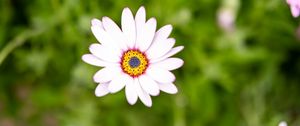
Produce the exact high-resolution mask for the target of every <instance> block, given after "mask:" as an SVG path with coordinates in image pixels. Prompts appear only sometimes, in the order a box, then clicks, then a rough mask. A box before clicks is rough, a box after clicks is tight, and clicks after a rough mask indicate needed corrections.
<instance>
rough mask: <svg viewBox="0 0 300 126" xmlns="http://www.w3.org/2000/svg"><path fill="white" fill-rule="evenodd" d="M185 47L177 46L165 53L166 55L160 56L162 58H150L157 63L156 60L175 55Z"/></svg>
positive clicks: (151, 61)
mask: <svg viewBox="0 0 300 126" xmlns="http://www.w3.org/2000/svg"><path fill="white" fill-rule="evenodd" d="M183 48H184V47H183V46H177V47H175V48H173V49H171V50H170V51H169V52H168V53H167V54H165V55H164V56H162V57H160V58H157V59H153V60H150V63H155V62H158V61H161V60H164V59H166V58H169V57H171V56H173V55H175V54H176V53H178V52H180V51H181V50H182V49H183Z"/></svg>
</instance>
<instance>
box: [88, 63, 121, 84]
mask: <svg viewBox="0 0 300 126" xmlns="http://www.w3.org/2000/svg"><path fill="white" fill-rule="evenodd" d="M119 72H121V70H120V68H118V67H105V68H102V69H101V70H99V71H97V72H96V73H95V75H94V77H93V78H94V81H95V82H98V83H106V82H109V81H111V80H112V79H113V77H114V76H115V75H116V74H119Z"/></svg>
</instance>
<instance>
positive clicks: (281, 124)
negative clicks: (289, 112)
mask: <svg viewBox="0 0 300 126" xmlns="http://www.w3.org/2000/svg"><path fill="white" fill-rule="evenodd" d="M278 126H288V125H287V123H286V122H285V121H281V122H280V123H279V124H278Z"/></svg>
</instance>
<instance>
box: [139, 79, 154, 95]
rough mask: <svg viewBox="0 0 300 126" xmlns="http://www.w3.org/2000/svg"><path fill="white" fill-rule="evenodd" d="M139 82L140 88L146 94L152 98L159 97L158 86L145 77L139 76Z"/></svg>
mask: <svg viewBox="0 0 300 126" xmlns="http://www.w3.org/2000/svg"><path fill="white" fill-rule="evenodd" d="M139 81H140V84H141V87H142V88H143V89H144V91H146V92H147V93H148V94H150V95H152V96H157V95H159V87H158V84H157V83H156V82H155V81H154V80H153V79H152V78H150V77H148V76H147V75H141V76H140V77H139Z"/></svg>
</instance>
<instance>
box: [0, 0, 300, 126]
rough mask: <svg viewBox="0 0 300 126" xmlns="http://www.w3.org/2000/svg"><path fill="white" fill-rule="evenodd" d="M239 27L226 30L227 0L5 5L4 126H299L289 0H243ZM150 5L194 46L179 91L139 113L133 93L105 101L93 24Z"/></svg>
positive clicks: (298, 77)
mask: <svg viewBox="0 0 300 126" xmlns="http://www.w3.org/2000/svg"><path fill="white" fill-rule="evenodd" d="M236 1H237V2H239V7H238V8H239V9H238V10H237V17H236V24H235V30H234V31H231V32H226V31H224V30H222V29H221V28H220V27H219V26H218V23H217V16H216V15H217V10H218V9H219V8H220V7H221V6H222V5H223V2H222V1H220V0H161V1H158V0H153V1H150V0H149V1H148V0H147V1H146V0H144V1H137V0H132V1H122V0H100V1H96V0H64V1H63V0H48V1H47V0H1V1H0V15H1V18H0V125H1V126H2V125H3V126H16V125H22V126H41V125H43V126H56V125H65V126H96V125H97V126H99V125H102V126H108V125H111V126H120V125H131V126H152V125H157V126H159V125H161V126H168V125H170V126H171V125H174V126H277V125H278V123H279V122H280V121H282V120H286V121H287V122H288V124H289V125H292V126H298V125H300V100H299V97H300V41H299V38H300V37H299V33H298V34H297V32H296V31H297V27H298V24H299V19H295V18H292V16H291V14H290V10H289V7H288V5H287V4H286V3H285V0H240V1H239V0H236ZM141 5H144V6H145V7H146V11H147V17H148V18H150V17H152V16H153V17H156V19H157V21H158V26H159V27H161V26H163V25H166V24H172V25H173V27H174V30H173V32H172V34H171V36H172V37H174V38H176V40H177V43H176V44H177V45H184V46H185V49H184V50H183V51H182V52H181V53H179V54H178V55H177V56H178V57H181V58H183V59H184V61H185V64H184V66H183V67H182V68H181V69H179V70H176V71H174V72H175V74H176V77H177V80H176V82H175V83H176V85H177V86H178V89H179V93H178V94H176V95H168V94H165V93H161V95H160V96H159V97H153V106H152V108H147V107H145V106H144V105H143V104H142V103H141V102H138V103H137V104H136V105H134V106H131V105H129V104H128V103H127V101H126V98H125V95H124V91H121V92H119V93H116V94H111V95H108V96H105V97H101V98H97V97H96V96H95V95H94V89H95V87H96V84H95V83H94V82H93V80H92V76H93V74H94V73H95V72H96V71H97V70H99V68H98V67H94V66H91V65H88V64H86V63H84V62H82V60H81V56H82V55H83V54H85V53H88V46H89V44H91V43H94V42H96V39H95V38H94V37H93V35H92V33H91V31H90V20H91V19H92V18H95V17H97V18H101V17H102V16H109V17H111V18H112V19H113V20H114V21H116V22H117V23H118V24H120V17H121V12H122V9H123V8H124V7H129V8H131V10H132V11H133V12H134V13H135V12H136V11H137V9H138V8H139V7H140V6H141Z"/></svg>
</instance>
